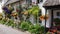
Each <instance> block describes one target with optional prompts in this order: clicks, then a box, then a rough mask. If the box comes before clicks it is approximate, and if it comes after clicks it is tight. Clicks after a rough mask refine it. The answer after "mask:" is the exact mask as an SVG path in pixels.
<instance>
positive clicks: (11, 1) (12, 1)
mask: <svg viewBox="0 0 60 34" xmlns="http://www.w3.org/2000/svg"><path fill="white" fill-rule="evenodd" d="M17 1H19V0H9V1H8V2H7V3H6V5H8V4H11V3H14V2H17Z"/></svg>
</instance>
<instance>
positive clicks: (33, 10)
mask: <svg viewBox="0 0 60 34" xmlns="http://www.w3.org/2000/svg"><path fill="white" fill-rule="evenodd" d="M28 12H29V14H33V15H35V16H36V15H38V12H39V7H38V6H33V7H32V8H31V9H29V10H28Z"/></svg>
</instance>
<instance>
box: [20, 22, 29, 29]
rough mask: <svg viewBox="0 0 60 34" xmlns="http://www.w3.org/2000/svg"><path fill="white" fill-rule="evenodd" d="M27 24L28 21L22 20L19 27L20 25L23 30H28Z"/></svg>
mask: <svg viewBox="0 0 60 34" xmlns="http://www.w3.org/2000/svg"><path fill="white" fill-rule="evenodd" d="M29 25H30V24H29V23H28V22H25V21H23V22H22V23H21V25H20V27H21V29H23V30H28V28H29Z"/></svg>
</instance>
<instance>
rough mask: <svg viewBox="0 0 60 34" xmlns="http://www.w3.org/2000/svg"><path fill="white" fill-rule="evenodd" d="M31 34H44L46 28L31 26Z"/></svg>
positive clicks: (37, 25)
mask: <svg viewBox="0 0 60 34" xmlns="http://www.w3.org/2000/svg"><path fill="white" fill-rule="evenodd" d="M29 32H31V33H34V34H42V33H44V27H43V26H40V25H39V24H36V25H32V26H30V30H29Z"/></svg>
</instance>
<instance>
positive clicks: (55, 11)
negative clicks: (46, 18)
mask: <svg viewBox="0 0 60 34" xmlns="http://www.w3.org/2000/svg"><path fill="white" fill-rule="evenodd" d="M53 12H54V14H53V15H54V18H60V16H57V15H56V13H57V12H60V10H54V11H53Z"/></svg>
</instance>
